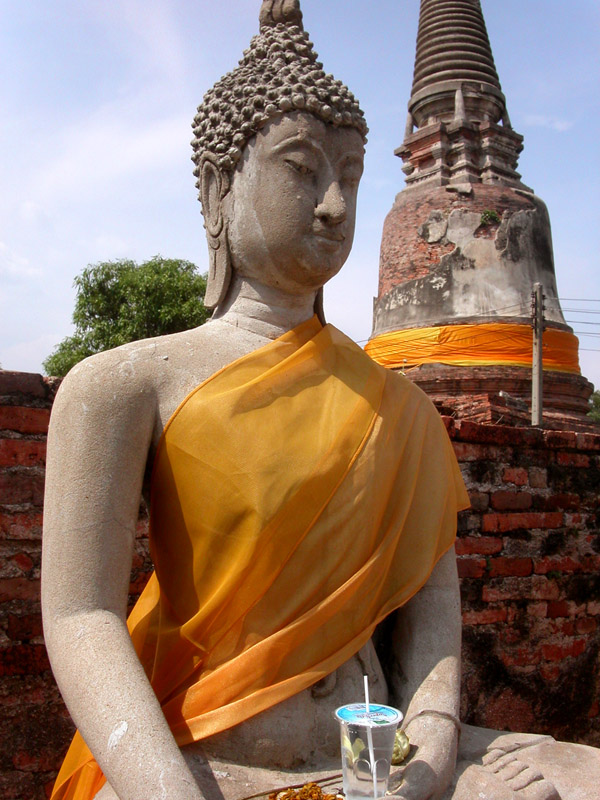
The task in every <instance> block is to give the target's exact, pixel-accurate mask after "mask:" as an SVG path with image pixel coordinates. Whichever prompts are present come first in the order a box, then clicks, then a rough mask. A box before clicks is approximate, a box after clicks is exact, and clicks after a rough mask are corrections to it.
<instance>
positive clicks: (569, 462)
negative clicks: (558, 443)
mask: <svg viewBox="0 0 600 800" xmlns="http://www.w3.org/2000/svg"><path fill="white" fill-rule="evenodd" d="M556 462H557V464H560V466H561V467H583V468H587V467H589V465H590V457H589V456H587V455H585V454H584V453H563V452H561V451H559V452H558V453H557V454H556Z"/></svg>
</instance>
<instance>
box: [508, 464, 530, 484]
mask: <svg viewBox="0 0 600 800" xmlns="http://www.w3.org/2000/svg"><path fill="white" fill-rule="evenodd" d="M527 478H528V475H527V470H526V469H523V467H505V468H504V471H503V472H502V480H503V481H504V483H514V484H515V486H525V485H526V484H527Z"/></svg>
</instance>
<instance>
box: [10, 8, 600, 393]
mask: <svg viewBox="0 0 600 800" xmlns="http://www.w3.org/2000/svg"><path fill="white" fill-rule="evenodd" d="M482 5H483V10H484V15H485V18H486V23H487V27H488V33H489V35H490V40H491V43H492V49H493V52H494V57H495V61H496V67H497V70H498V73H499V76H500V81H501V83H502V88H503V91H504V93H505V95H506V97H507V102H508V110H509V113H510V116H511V120H512V123H513V126H514V128H515V129H516V130H517V131H518V132H519V133H522V134H523V135H524V136H525V150H524V152H523V154H522V155H521V160H520V171H521V173H522V175H523V180H524V182H525V183H526V184H527V185H529V186H531V187H533V188H534V190H535V191H536V193H537V194H538V195H539V196H540V197H542V199H543V200H545V202H546V203H547V205H548V207H549V211H550V217H551V221H552V228H553V236H554V253H555V262H556V274H557V281H558V288H559V294H560V296H561V297H564V298H574V300H573V301H571V300H569V301H565V302H564V303H563V307H564V308H565V309H588V310H591V311H596V312H600V263H599V262H600V257H599V251H600V248H599V244H598V241H599V231H600V192H599V177H600V175H599V166H598V165H599V163H600V145H599V139H600V137H599V135H598V131H599V130H600V92H599V88H598V87H599V76H600V69H599V61H600V56H599V54H600V5H599V4H598V2H597V0H571V2H565V0H503V2H501V3H500V2H497V0H483V3H482ZM259 7H260V2H259V0H222V2H220V3H213V2H207V0H194V1H193V2H192V0H53V2H52V3H50V2H48V0H0V12H1V18H2V26H1V28H0V53H1V55H0V59H1V64H2V66H1V71H2V80H1V81H0V107H1V108H2V114H1V117H0V143H1V152H2V157H1V158H0V180H1V181H2V187H3V191H2V194H1V196H0V364H1V365H2V366H3V367H4V368H5V369H15V370H23V371H39V370H41V361H42V359H43V358H44V357H46V356H47V355H48V354H49V353H50V352H51V351H52V349H53V347H54V345H55V344H57V343H58V342H59V341H60V340H61V339H62V338H63V337H64V336H66V335H67V334H69V333H70V332H71V330H72V327H71V313H72V309H73V300H74V290H73V286H72V284H73V278H74V277H75V275H77V274H78V273H79V272H80V271H81V270H82V269H83V267H85V266H86V265H87V264H88V263H94V262H96V261H100V260H108V259H115V258H121V257H128V258H133V259H134V260H137V261H141V260H143V259H145V258H148V257H151V256H153V255H154V254H156V253H160V254H162V255H163V256H166V257H173V258H186V259H189V260H190V261H193V262H195V263H196V264H198V265H199V266H200V268H201V269H202V270H205V269H206V265H207V256H206V245H205V242H204V237H203V230H202V223H201V216H200V207H199V204H198V203H197V201H196V199H195V189H194V179H193V176H192V164H191V161H190V152H191V151H190V147H189V141H190V138H191V129H190V123H191V120H192V118H193V116H194V112H195V108H196V106H197V105H198V103H199V102H200V101H201V99H202V95H203V93H204V91H205V90H206V89H207V88H209V87H210V86H211V85H212V84H213V83H214V81H215V80H216V79H217V78H219V77H220V76H221V75H222V74H223V73H224V72H227V71H228V70H229V69H231V68H232V67H233V66H235V64H236V63H237V60H238V58H239V57H240V55H241V52H242V50H243V49H244V48H245V47H246V46H247V44H248V42H249V39H250V37H251V35H252V34H253V33H255V32H256V30H257V25H258V23H257V18H258V9H259ZM302 8H303V11H304V21H305V26H306V28H307V30H308V31H309V33H310V35H311V38H312V40H313V41H314V43H315V47H316V50H317V52H318V53H319V55H320V57H321V60H322V61H323V62H324V64H325V69H326V70H328V71H330V72H333V73H334V75H336V77H339V78H341V79H342V80H344V82H346V83H347V84H348V85H349V86H350V88H351V89H352V90H353V91H354V92H355V94H356V95H357V96H358V97H359V99H360V101H361V104H362V106H363V108H364V109H365V112H366V115H367V120H368V123H369V126H370V129H371V132H370V135H369V144H368V148H367V158H366V169H365V176H364V178H363V183H362V186H361V190H360V197H359V210H358V224H357V232H356V239H355V246H354V250H353V253H352V255H351V256H350V259H349V261H348V263H347V265H346V267H345V268H344V270H343V271H342V273H341V274H340V275H339V276H338V277H337V278H336V279H334V281H332V283H331V284H330V285H329V286H328V287H327V289H326V312H327V316H328V318H329V319H330V321H332V322H333V323H334V324H336V325H337V326H338V327H340V328H341V329H342V330H344V331H345V332H347V333H348V334H349V335H351V336H352V337H353V338H355V339H356V340H359V341H361V340H365V339H367V338H368V336H369V334H370V332H371V309H372V297H373V295H374V294H375V293H376V290H377V275H378V259H379V243H380V238H381V229H382V225H383V220H384V218H385V215H386V214H387V212H388V211H389V209H390V208H391V206H392V203H393V200H394V197H395V195H396V193H397V192H399V191H400V190H401V189H402V187H403V185H404V182H403V173H402V171H401V162H400V160H399V159H397V158H395V157H394V155H393V150H394V148H395V147H397V146H399V145H400V144H401V142H402V137H403V131H404V123H405V119H406V104H407V101H408V98H409V94H410V86H411V82H412V68H413V62H414V51H415V41H416V31H417V22H418V11H419V3H418V0H402V1H401V2H398V0H396V2H392V0H371V2H370V3H364V2H358V0H327V1H326V2H324V1H323V0H302ZM594 301H596V302H594ZM565 316H566V317H567V319H569V320H573V327H574V328H575V330H576V331H584V332H586V333H594V334H600V324H598V323H600V313H596V314H589V313H588V314H582V313H578V312H577V311H575V310H573V311H565ZM580 347H581V352H580V359H581V364H582V371H583V373H584V374H585V375H586V376H587V377H588V378H589V379H590V380H592V382H594V383H595V384H596V385H597V386H600V352H598V351H600V336H599V335H596V336H585V337H584V336H582V337H580ZM594 350H595V351H597V352H593V351H594Z"/></svg>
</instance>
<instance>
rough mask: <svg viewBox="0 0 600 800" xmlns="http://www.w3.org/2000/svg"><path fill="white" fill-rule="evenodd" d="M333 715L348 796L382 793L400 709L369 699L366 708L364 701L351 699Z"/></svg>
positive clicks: (355, 799)
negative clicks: (339, 740)
mask: <svg viewBox="0 0 600 800" xmlns="http://www.w3.org/2000/svg"><path fill="white" fill-rule="evenodd" d="M335 716H336V718H337V720H338V721H339V723H340V734H341V739H342V771H343V776H344V794H345V795H346V798H347V800H369V799H370V800H374V798H377V797H383V796H384V795H385V793H386V791H387V785H388V778H389V775H390V764H391V763H392V753H393V752H394V739H395V736H396V728H397V727H398V725H399V724H400V722H401V721H402V713H401V712H400V711H398V710H397V709H396V708H391V707H390V706H382V705H378V704H376V703H370V704H369V711H368V712H367V710H366V706H365V704H364V703H352V704H351V705H348V706H342V707H341V708H338V709H337V711H336V712H335ZM371 745H372V749H371ZM371 753H372V756H373V760H374V766H373V765H372V764H371Z"/></svg>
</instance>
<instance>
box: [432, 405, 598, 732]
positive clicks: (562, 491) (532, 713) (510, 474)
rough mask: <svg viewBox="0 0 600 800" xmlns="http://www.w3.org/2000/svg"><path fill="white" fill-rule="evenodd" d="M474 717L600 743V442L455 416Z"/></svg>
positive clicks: (469, 712)
mask: <svg viewBox="0 0 600 800" xmlns="http://www.w3.org/2000/svg"><path fill="white" fill-rule="evenodd" d="M446 422H447V425H448V427H449V433H450V435H451V438H452V439H453V443H454V448H455V452H456V455H457V457H458V460H459V463H460V466H461V470H462V472H463V476H464V478H465V482H466V484H467V487H468V489H469V493H470V496H471V502H472V508H471V510H470V511H467V512H463V514H461V518H460V520H459V536H458V541H457V545H456V550H457V554H458V569H459V575H460V576H461V584H462V586H461V591H462V603H463V708H462V716H463V719H465V720H466V721H468V722H471V723H473V724H476V725H481V726H485V727H491V728H497V729H498V728H499V729H510V730H522V731H536V732H543V733H551V734H552V735H554V736H555V737H557V738H563V739H569V740H573V741H580V742H586V743H587V744H593V745H595V746H600V716H599V711H600V710H599V706H598V701H599V699H600V671H599V669H598V667H599V666H600V659H599V655H598V652H599V649H600V626H599V623H600V435H591V434H585V433H574V432H566V431H541V430H536V429H531V428H530V429H525V428H518V429H516V428H507V427H501V426H493V425H480V424H476V423H472V422H466V421H462V422H457V423H455V422H454V421H452V420H450V419H447V420H446Z"/></svg>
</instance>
